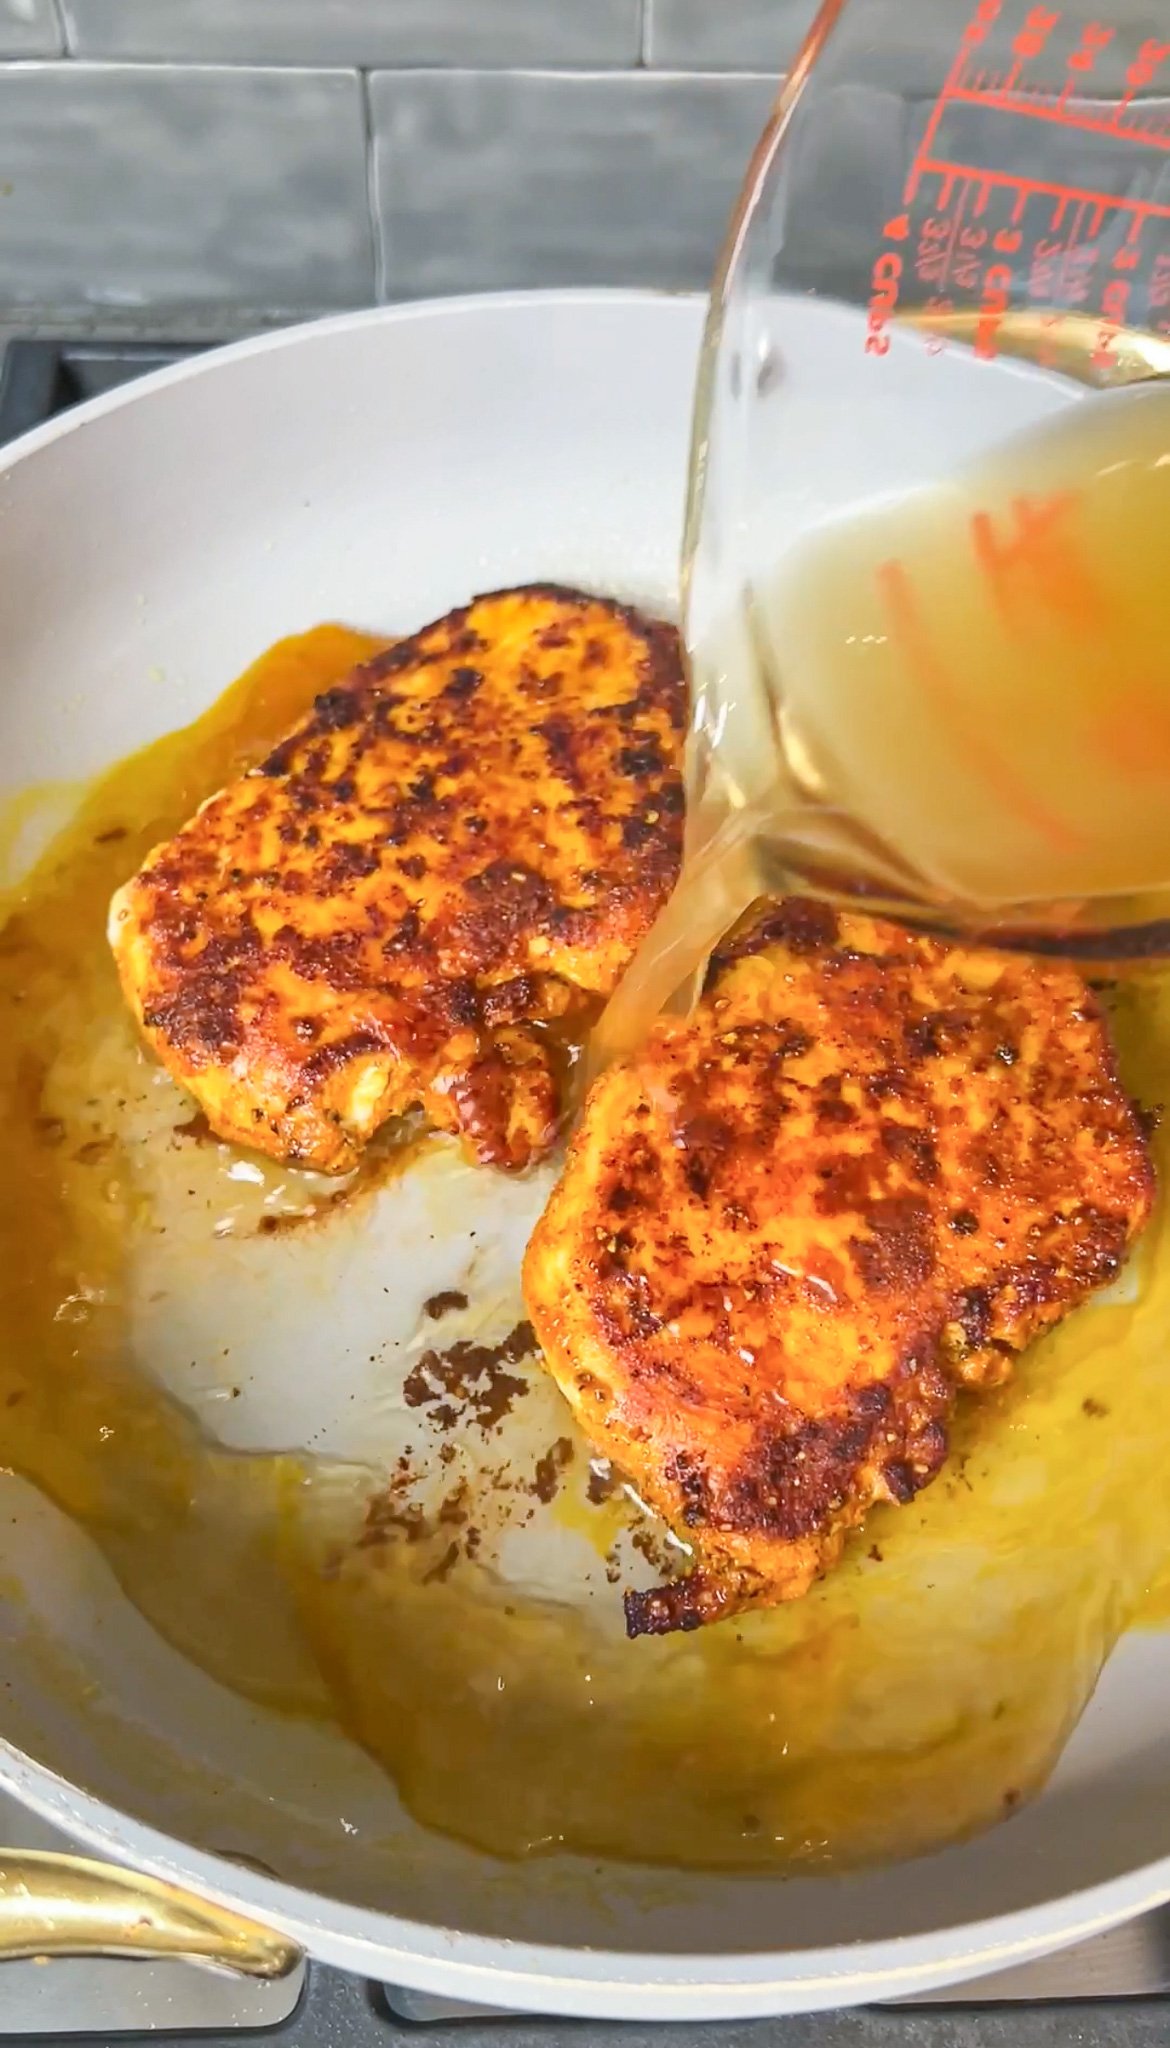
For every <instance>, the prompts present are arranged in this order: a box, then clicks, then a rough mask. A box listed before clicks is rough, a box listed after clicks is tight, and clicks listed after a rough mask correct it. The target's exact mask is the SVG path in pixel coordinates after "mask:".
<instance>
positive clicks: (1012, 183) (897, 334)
mask: <svg viewBox="0 0 1170 2048" xmlns="http://www.w3.org/2000/svg"><path fill="white" fill-rule="evenodd" d="M1143 4H1144V5H1145V7H1146V8H1147V10H1148V12H1147V17H1146V18H1144V19H1143V17H1142V12H1141V9H1142V5H1143ZM1155 10H1157V12H1158V13H1159V14H1160V15H1161V22H1160V23H1159V21H1158V20H1157V19H1156V18H1155ZM1161 378H1165V379H1166V382H1165V383H1161V382H1159V379H1161ZM1168 627H1170V20H1168V19H1167V17H1166V9H1165V5H1164V0H1136V6H1135V4H1134V0H1114V4H1105V5H1104V6H1100V7H1097V8H1095V9H1092V10H1090V9H1089V8H1087V7H1084V6H1081V5H1077V4H1074V5H1070V6H1057V5H1051V6H1049V5H1044V6H1036V5H1031V4H1029V0H825V4H824V5H823V6H822V8H821V10H820V13H819V15H818V16H817V18H816V21H815V23H814V26H813V28H812V30H811V33H810V35H809V38H808V41H807V43H806V45H805V47H804V50H803V52H802V54H801V56H800V58H799V60H798V62H797V64H796V65H795V67H794V70H793V72H792V75H791V77H790V78H789V79H788V81H787V82H786V84H785V86H784V88H783V90H782V92H781V95H780V98H779V100H778V102H777V105H776V108H775V110H774V113H773V116H772V119H771V121H770V124H769V126H768V128H767V130H766V132H765V134H764V136H763V137H762V139H761V141H760V144H759V146H758V148H757V150H756V153H755V156H754V158H753V161H752V164H751V167H750V170H749V174H748V178H747V182H746V184H745V187H744V190H743V193H742V195H741V198H740V201H739V205H738V208H737V212H736V214H735V217H734V219H733V222H732V226H731V229H730V232H729V236H728V241H727V244H726V248H725V251H724V255H723V258H722V263H721V268H720V271H719V274H718V276H717V278H716V282H715V288H714V294H713V300H712V309H711V315H710V320H709V325H708V332H707V339H706V346H705V351H704V357H703V363H702V368H701V373H700V380H699V391H698V402H697V411H696V422H695V439H694V447H693V457H692V478H691V496H690V506H689V518H688V530H687V541H686V561H685V564H684V628H685V635H686V640H687V646H688V651H689V655H690V661H691V669H692V681H693V690H694V707H695V715H694V728H693V732H692V735H691V740H690V743H689V744H690V759H689V766H688V772H689V784H690V787H689V798H690V808H689V831H690V848H689V858H688V868H687V873H686V876H685V877H684V886H683V887H682V889H681V891H680V894H679V896H677V897H676V899H675V901H674V903H673V904H672V905H671V906H670V908H669V910H668V912H667V913H666V914H665V916H664V919H663V921H662V924H661V925H660V928H659V931H658V933H657V934H656V942H655V945H654V946H653V947H651V948H650V949H649V951H648V952H647V953H646V954H645V955H644V956H643V958H642V960H641V961H640V962H639V963H638V967H637V969H636V971H635V973H634V974H633V975H632V976H631V977H630V978H629V983H628V986H627V988H626V990H625V992H624V1002H623V1005H622V1006H619V1010H618V1012H615V1014H614V1016H613V1017H612V1018H611V1019H610V1020H608V1023H609V1031H610V1033H616V1034H617V1035H618V1036H620V1035H621V1032H622V1015H621V1010H622V1008H624V1010H625V1013H626V1018H627V1026H628V1020H629V1018H630V1016H632V1015H633V1014H634V1013H636V1012H637V1011H638V1009H639V1006H640V1007H641V1009H642V1011H643V1012H645V1011H646V1010H647V1009H649V1010H650V1011H651V1012H652V1011H653V1010H654V1009H656V1008H657V1007H659V1006H660V1004H661V1002H662V1001H663V1000H665V999H666V997H667V995H668V994H669V992H670V990H671V988H672V987H677V986H678V984H679V983H680V981H681V980H682V978H683V976H684V975H685V974H687V973H689V972H690V970H691V969H692V968H693V967H694V966H695V964H696V962H697V960H698V959H699V958H700V957H701V956H702V955H703V954H704V953H705V951H706V949H707V947H708V946H709V945H710V944H711V943H712V941H713V940H714V938H715V937H717V936H718V935H719V933H720V932H721V931H722V930H723V929H725V928H726V925H727V924H728V923H729V922H730V921H731V919H732V918H733V917H734V916H735V915H736V914H737V913H738V911H739V910H740V909H742V908H743V907H744V905H745V902H746V900H747V899H749V898H750V897H751V896H753V895H757V894H761V893H766V892H773V891H776V890H778V889H785V888H787V889H792V888H794V887H800V886H802V885H803V886H808V885H812V886H814V887H816V888H817V889H819V890H825V891H828V892H829V893H833V892H834V891H841V892H843V893H845V894H850V893H853V892H856V891H858V890H861V891H863V892H864V893H865V895H866V896H867V898H868V899H869V900H870V901H871V902H872V903H873V904H875V905H880V906H884V907H886V908H888V909H890V910H892V911H893V912H895V913H897V914H899V915H901V916H904V917H910V918H912V919H917V920H925V921H927V922H929V923H931V924H933V925H936V926H938V927H941V928H943V929H957V930H961V931H968V932H979V933H981V934H982V933H988V934H991V935H993V936H994V937H995V938H997V939H998V940H1001V941H1003V942H1008V943H1024V942H1027V943H1030V944H1033V945H1037V946H1041V947H1046V948H1052V949H1054V950H1065V951H1070V952H1073V953H1075V954H1077V955H1080V956H1090V957H1091V956H1092V955H1093V954H1094V953H1097V954H1100V955H1102V956H1109V957H1117V956H1124V955H1127V954H1140V953H1142V952H1149V951H1156V952H1170V630H1167V628H1168ZM607 1035H608V1034H607Z"/></svg>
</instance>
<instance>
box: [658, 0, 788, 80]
mask: <svg viewBox="0 0 1170 2048" xmlns="http://www.w3.org/2000/svg"><path fill="white" fill-rule="evenodd" d="M817 5H818V0H646V62H647V63H648V64H656V65H664V66H666V67H667V68H669V69H671V70H673V69H674V68H675V67H678V68H680V69H686V70H689V71H697V70H701V69H702V68H703V67H704V66H706V65H710V66H711V67H712V69H721V68H725V67H726V68H729V69H734V70H736V71H784V70H786V69H787V68H788V66H789V65H790V64H791V62H792V59H793V58H794V57H795V55H796V53H797V51H798V50H799V48H800V45H801V43H802V42H803V40H804V37H805V33H806V31H807V29H808V27H809V24H810V23H811V21H812V18H813V16H814V14H815V13H816V11H817Z"/></svg>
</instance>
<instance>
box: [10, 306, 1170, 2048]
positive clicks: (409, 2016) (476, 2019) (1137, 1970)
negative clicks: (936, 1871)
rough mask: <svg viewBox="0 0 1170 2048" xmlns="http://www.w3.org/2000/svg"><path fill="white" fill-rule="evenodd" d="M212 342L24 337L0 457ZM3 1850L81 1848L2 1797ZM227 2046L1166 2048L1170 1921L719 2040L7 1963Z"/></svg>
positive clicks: (170, 2033)
mask: <svg viewBox="0 0 1170 2048" xmlns="http://www.w3.org/2000/svg"><path fill="white" fill-rule="evenodd" d="M211 345H212V344H211V343H209V342H207V341H200V342H195V341H190V342H184V341H177V340H173V339H166V340H159V339H155V338H152V337H151V336H149V335H144V336H142V337H140V338H138V339H134V340H116V341H107V340H102V339H101V338H97V337H93V336H89V337H86V338H84V339H73V340H67V339H53V338H47V337H41V338H37V339H23V338H17V339H14V340H11V341H9V342H8V344H7V347H6V349H5V352H4V357H3V362H2V363H0V447H2V446H3V444H4V443H5V442H6V441H10V440H12V439H13V438H14V437H15V436H16V435H17V434H21V433H24V432H26V431H27V429H29V428H30V427H34V426H38V425H40V424H41V422H42V421H44V420H47V419H51V418H52V417H53V416H54V415H55V414H57V413H59V412H63V411H65V410H66V409H67V408H68V407H69V406H71V405H76V404H77V403H78V402H79V401H80V400H82V399H85V398H92V397H95V396H96V395H97V394H98V393H100V392H105V391H110V390H113V389H114V388H115V387H116V386H117V385H119V384H124V383H128V382H129V381H130V380H131V379H132V378H134V377H139V376H142V375H143V374H144V372H146V371H148V370H156V369H159V368H161V367H162V366H163V365H164V364H168V363H174V362H179V361H181V360H183V358H184V357H186V356H189V355H193V354H195V353H197V352H198V351H199V350H200V349H203V348H207V347H209V346H211ZM0 1843H3V1844H5V1845H8V1846H10V1847H13V1848H27V1849H54V1848H56V1849H62V1848H65V1849H68V1848H74V1847H76V1844H74V1843H71V1842H69V1841H67V1840H66V1838H65V1837H63V1836H61V1835H59V1834H56V1833H55V1832H54V1830H53V1829H51V1828H49V1827H47V1826H45V1825H44V1824H43V1823H42V1822H41V1821H39V1820H37V1819H36V1818H35V1817H34V1816H32V1815H31V1814H29V1813H27V1812H26V1811H25V1810H24V1809H23V1808H22V1807H19V1806H17V1804H16V1803H15V1801H13V1800H11V1799H10V1798H8V1797H7V1796H6V1795H4V1794H2V1793H0ZM151 2034H162V2035H163V2036H165V2038H166V2039H167V2041H168V2042H169V2043H170V2044H171V2048H215V2044H217V2043H218V2044H219V2048H227V2044H229V2043H233V2044H239V2043H241V2042H242V2041H245V2040H247V2039H248V2038H249V2036H252V2035H256V2036H259V2037H262V2038H263V2040H264V2041H265V2042H270V2043H272V2044H273V2048H407V2044H408V2043H412V2044H414V2048H422V2044H424V2043H425V2044H426V2048H581V2044H583V2043H587V2044H588V2048H1058V2044H1060V2048H1064V2044H1066V2043H1072V2042H1075V2043H1077V2044H1078V2048H1170V1909H1168V1910H1167V1911H1165V1912H1162V1913H1157V1914H1152V1915H1149V1916H1148V1917H1147V1918H1145V1919H1142V1920H1138V1921H1134V1922H1131V1924H1130V1925H1129V1926H1126V1927H1120V1928H1116V1929H1115V1930H1114V1931H1113V1932H1112V1933H1111V1934H1105V1935H1099V1936H1098V1937H1097V1938H1096V1939H1095V1940H1093V1941H1090V1942H1085V1943H1083V1944H1081V1946H1079V1947H1078V1948H1075V1949H1068V1950H1066V1951H1065V1952H1064V1953H1063V1954H1062V1955H1059V1956H1053V1957H1051V1958H1049V1959H1047V1960H1046V1961H1043V1962H1038V1963H1028V1964H1024V1965H1022V1966H1020V1967H1018V1968H1016V1969H1014V1970H1008V1971H1005V1972H1003V1973H1001V1974H1000V1975H998V1976H995V1977H988V1978H984V1979H983V1980H982V1981H981V1982H980V1983H979V1984H978V1985H965V1986H963V1987H962V1988H961V1989H960V1990H959V1991H957V1992H936V1993H934V1994H933V1995H932V1996H931V1997H929V1998H925V1999H921V2000H918V2001H916V2002H915V2003H914V2004H912V2005H904V2006H899V2007H893V2006H887V2007H874V2006H871V2007H867V2008H862V2009H858V2010H856V2011H844V2012H833V2013H813V2014H808V2015H802V2016H797V2017H794V2018H787V2019H777V2020H753V2021H738V2022H734V2023H730V2024H727V2025H712V2024H697V2025H693V2026H692V2025H669V2026H663V2025H659V2026H645V2025H636V2026H632V2025H617V2024H600V2023H598V2022H596V2021H591V2022H589V2023H587V2024H586V2023H585V2022H582V2021H576V2020H543V2019H530V2018H527V2017H517V2016H516V2015H509V2014H506V2013H495V2012H489V2011H487V2010H486V2009H485V2008H483V2007H479V2006H466V2005H458V2004H455V2003H453V2002H451V2001H448V2000H442V1999H436V1998H430V1997H427V1996H425V1995H423V1994H421V1993H415V1992H410V1991H406V1990H403V1989H400V1988H396V1987H394V1986H390V1985H383V1984H376V1983H369V1982H367V1981H365V1980H364V1979H361V1978H357V1977H348V1976H345V1975H343V1974H342V1973H341V1972H339V1971H336V1970H328V1969H325V1968H323V1967H320V1966H317V1965H314V1964H309V1965H307V1966H306V1967H304V1968H302V1969H301V1970H299V1971H298V1972H297V1973H296V1974H295V1975H294V1976H292V1977H290V1978H288V1979H286V1980H285V1981H284V1982H283V1983H280V1984H259V1983H252V1982H248V1981H244V1980H241V1979H238V1978H233V1977H228V1976H224V1975H221V1974H219V1973H218V1972H214V1971H211V1970H208V1969H203V1968H200V1967H198V1966H196V1965H193V1964H187V1963H154V1962H135V1963H132V1962H100V1961H93V1960H89V1959H86V1960H77V1961H54V1962H50V1963H7V1964H5V1965H4V1967H3V1969H2V1970H0V2048H17V2044H19V2043H20V2042H22V2041H24V2042H28V2043H30V2044H33V2043H36V2044H40V2043H43V2042H45V2041H46V2040H52V2039H56V2040H62V2039H65V2040H69V2039H73V2040H89V2041H91V2042H111V2041H113V2040H114V2039H117V2040H120V2041H123V2042H133V2041H134V2040H135V2039H139V2040H141V2039H144V2038H145V2037H147V2036H149V2035H151Z"/></svg>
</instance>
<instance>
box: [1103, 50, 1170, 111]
mask: <svg viewBox="0 0 1170 2048" xmlns="http://www.w3.org/2000/svg"><path fill="white" fill-rule="evenodd" d="M1167 58H1170V43H1159V42H1156V41H1155V40H1154V38H1153V36H1150V37H1148V38H1147V40H1146V41H1145V42H1144V43H1143V44H1142V46H1141V48H1140V50H1139V51H1138V53H1137V56H1136V57H1135V58H1134V60H1133V63H1132V64H1131V65H1130V66H1129V68H1128V70H1127V71H1126V74H1125V91H1124V93H1123V94H1122V96H1121V98H1120V100H1119V101H1118V103H1117V115H1116V118H1117V119H1118V120H1120V119H1121V118H1122V117H1123V116H1124V115H1125V114H1126V113H1128V111H1129V108H1130V105H1131V103H1132V101H1133V99H1134V97H1135V95H1136V94H1137V93H1139V92H1145V91H1146V89H1147V87H1149V86H1151V85H1152V84H1153V83H1154V80H1155V78H1156V77H1157V74H1158V72H1159V71H1160V70H1161V68H1162V65H1163V64H1165V62H1166V60H1167Z"/></svg>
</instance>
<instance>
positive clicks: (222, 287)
mask: <svg viewBox="0 0 1170 2048" xmlns="http://www.w3.org/2000/svg"><path fill="white" fill-rule="evenodd" d="M373 288H374V262H373V249H372V239H371V234H370V223H369V218H368V214H367V202H366V152H365V136H364V124H363V109H362V89H361V81H360V79H359V78H358V77H357V76H356V75H355V74H354V73H353V72H349V71H262V70H249V69H240V70H225V69H204V68H202V67H200V66H196V65H191V66H187V67H185V68H183V69H181V70H180V69H172V68H171V67H170V66H165V65H163V66H157V67H156V66H153V65H142V66H131V65H120V64H110V65H92V66H91V65H87V64H29V65H23V64H15V65H0V295H2V297H3V299H4V300H5V301H6V302H7V304H8V306H9V307H33V308H48V307H59V308H61V309H62V310H63V311H64V312H65V313H68V314H70V315H74V316H76V315H77V314H81V313H94V312H96V311H100V309H102V308H103V307H107V308H113V309H118V310H125V309H127V308H135V307H146V306H149V305H151V304H154V303H163V304H169V305H174V306H187V305H191V306H195V307H200V306H206V305H207V304H209V303H210V302H213V301H224V302H226V303H229V304H232V303H235V304H244V305H248V306H254V307H257V308H266V307H272V308H276V309H282V310H283V309H288V310H290V311H301V310H304V311H309V310H312V309H315V308H317V307H329V306H350V305H360V304H362V303H363V302H365V301H366V300H368V299H369V298H370V297H371V296H372V295H373Z"/></svg>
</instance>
